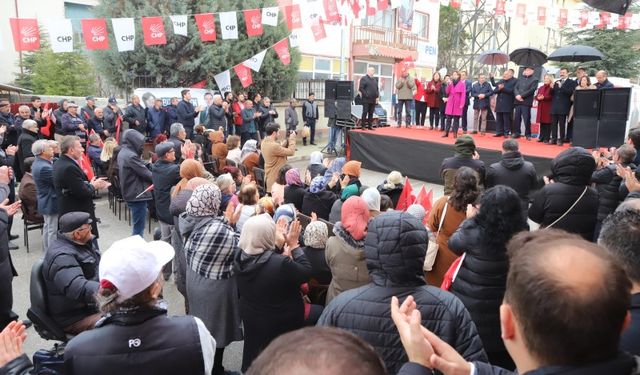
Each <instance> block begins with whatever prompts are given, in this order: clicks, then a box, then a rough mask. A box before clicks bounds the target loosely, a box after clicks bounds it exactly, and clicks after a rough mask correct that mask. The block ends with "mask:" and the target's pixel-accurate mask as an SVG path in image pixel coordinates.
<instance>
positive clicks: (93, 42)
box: [80, 18, 109, 50]
mask: <svg viewBox="0 0 640 375" xmlns="http://www.w3.org/2000/svg"><path fill="white" fill-rule="evenodd" d="M80 22H81V23H82V36H83V37H84V44H85V45H86V46H87V49H90V50H95V49H109V36H108V35H107V22H106V21H105V19H104V18H87V19H82V20H80Z"/></svg>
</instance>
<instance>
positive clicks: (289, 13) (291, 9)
mask: <svg viewBox="0 0 640 375" xmlns="http://www.w3.org/2000/svg"><path fill="white" fill-rule="evenodd" d="M284 16H285V19H286V21H287V27H288V28H289V30H295V29H300V28H302V14H301V13H300V4H293V5H287V6H286V7H284Z"/></svg>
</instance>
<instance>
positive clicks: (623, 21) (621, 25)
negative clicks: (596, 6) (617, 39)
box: [618, 13, 631, 30]
mask: <svg viewBox="0 0 640 375" xmlns="http://www.w3.org/2000/svg"><path fill="white" fill-rule="evenodd" d="M630 24H631V13H627V14H625V15H624V16H622V17H619V18H618V29H620V30H627V29H629V25H630Z"/></svg>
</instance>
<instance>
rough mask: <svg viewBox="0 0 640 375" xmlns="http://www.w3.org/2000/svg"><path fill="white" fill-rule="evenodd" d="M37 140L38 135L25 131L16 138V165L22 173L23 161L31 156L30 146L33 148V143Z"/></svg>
mask: <svg viewBox="0 0 640 375" xmlns="http://www.w3.org/2000/svg"><path fill="white" fill-rule="evenodd" d="M37 140H38V134H37V133H33V132H30V131H28V130H26V129H24V130H22V134H20V136H19V137H18V152H17V153H16V156H17V157H18V164H19V165H20V171H22V173H24V172H25V170H24V159H26V158H28V157H31V156H33V152H31V146H33V143H34V142H35V141H37Z"/></svg>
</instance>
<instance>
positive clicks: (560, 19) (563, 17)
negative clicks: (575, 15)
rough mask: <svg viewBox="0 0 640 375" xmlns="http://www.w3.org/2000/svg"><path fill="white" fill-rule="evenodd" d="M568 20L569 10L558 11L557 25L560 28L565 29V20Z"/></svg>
mask: <svg viewBox="0 0 640 375" xmlns="http://www.w3.org/2000/svg"><path fill="white" fill-rule="evenodd" d="M568 18H569V10H567V8H562V9H560V17H558V24H559V25H560V27H565V26H566V24H567V19H568Z"/></svg>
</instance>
